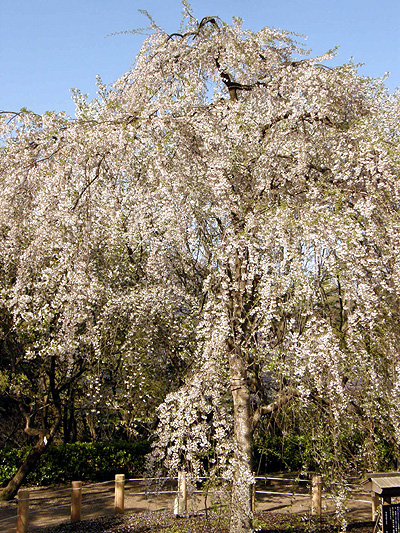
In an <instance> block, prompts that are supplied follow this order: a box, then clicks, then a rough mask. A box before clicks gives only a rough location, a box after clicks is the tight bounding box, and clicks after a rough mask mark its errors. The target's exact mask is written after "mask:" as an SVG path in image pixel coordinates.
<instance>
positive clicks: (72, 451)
mask: <svg viewBox="0 0 400 533" xmlns="http://www.w3.org/2000/svg"><path fill="white" fill-rule="evenodd" d="M149 451H150V444H149V442H148V441H138V442H123V441H119V442H77V443H74V444H59V445H51V446H49V448H48V450H47V452H46V454H45V455H43V456H42V457H41V459H40V461H39V463H38V464H37V467H36V469H35V470H34V472H31V473H30V474H29V476H28V477H27V483H29V484H33V485H49V484H53V483H62V482H65V481H72V480H82V481H107V480H111V479H113V477H114V475H115V474H125V475H126V476H140V475H143V474H144V462H145V461H144V456H145V455H146V454H147V453H149ZM28 452H29V447H24V448H21V449H5V450H0V485H4V484H5V483H6V482H8V480H9V479H10V478H11V477H12V476H13V475H14V474H15V473H16V472H17V469H18V467H19V465H20V464H21V463H22V461H23V460H24V458H25V457H26V455H27V454H28Z"/></svg>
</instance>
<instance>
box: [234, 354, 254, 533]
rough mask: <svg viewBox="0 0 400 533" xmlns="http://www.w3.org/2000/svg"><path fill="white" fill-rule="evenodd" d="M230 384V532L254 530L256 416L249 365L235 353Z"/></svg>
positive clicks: (245, 532) (238, 532)
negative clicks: (232, 446) (232, 447)
mask: <svg viewBox="0 0 400 533" xmlns="http://www.w3.org/2000/svg"><path fill="white" fill-rule="evenodd" d="M229 366H230V381H231V388H232V397H233V413H234V437H235V456H234V460H235V472H234V477H233V486H232V500H231V522H230V533H249V531H251V530H252V511H253V510H252V503H251V502H252V484H253V473H252V464H251V454H252V417H251V406H250V391H249V388H248V385H247V372H246V365H245V363H244V361H243V360H242V358H241V357H240V355H238V354H235V352H231V356H230V365H229Z"/></svg>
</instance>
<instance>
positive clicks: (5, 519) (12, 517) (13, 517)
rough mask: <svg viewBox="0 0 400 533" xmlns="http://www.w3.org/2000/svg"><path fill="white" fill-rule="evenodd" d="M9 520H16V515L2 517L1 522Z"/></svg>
mask: <svg viewBox="0 0 400 533" xmlns="http://www.w3.org/2000/svg"><path fill="white" fill-rule="evenodd" d="M7 520H15V516H14V515H13V516H9V517H8V518H2V519H1V520H0V523H1V522H7Z"/></svg>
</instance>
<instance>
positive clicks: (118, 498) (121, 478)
mask: <svg viewBox="0 0 400 533" xmlns="http://www.w3.org/2000/svg"><path fill="white" fill-rule="evenodd" d="M124 495H125V474H115V501H114V508H115V512H116V513H117V514H123V513H124V506H125V501H124Z"/></svg>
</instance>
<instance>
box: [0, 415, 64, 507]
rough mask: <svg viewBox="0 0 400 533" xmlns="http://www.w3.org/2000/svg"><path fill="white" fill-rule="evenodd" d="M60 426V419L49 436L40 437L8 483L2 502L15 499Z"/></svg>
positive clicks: (3, 490) (3, 492) (0, 498)
mask: <svg viewBox="0 0 400 533" xmlns="http://www.w3.org/2000/svg"><path fill="white" fill-rule="evenodd" d="M59 426H60V418H58V419H57V420H56V421H55V422H54V424H53V426H52V428H51V430H50V431H49V434H48V435H46V436H44V435H43V434H41V435H38V437H39V440H38V442H37V443H36V444H35V446H34V447H33V448H32V449H31V450H30V452H29V453H28V456H27V457H26V459H25V460H24V462H23V463H22V465H21V466H20V467H19V469H18V471H17V473H16V474H15V476H14V477H13V478H12V479H11V480H10V481H9V482H8V485H7V486H6V487H5V488H4V489H2V491H1V492H0V500H3V501H9V500H12V499H13V498H15V496H16V495H17V492H18V490H19V489H20V487H21V486H22V484H23V483H24V481H25V479H26V476H27V475H28V474H29V473H30V472H32V471H33V470H34V469H35V466H36V464H37V462H38V461H39V459H40V458H41V457H42V455H43V454H44V453H45V451H46V450H47V448H48V446H49V444H50V443H51V441H52V440H53V438H54V436H55V434H56V433H57V431H58V428H59Z"/></svg>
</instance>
